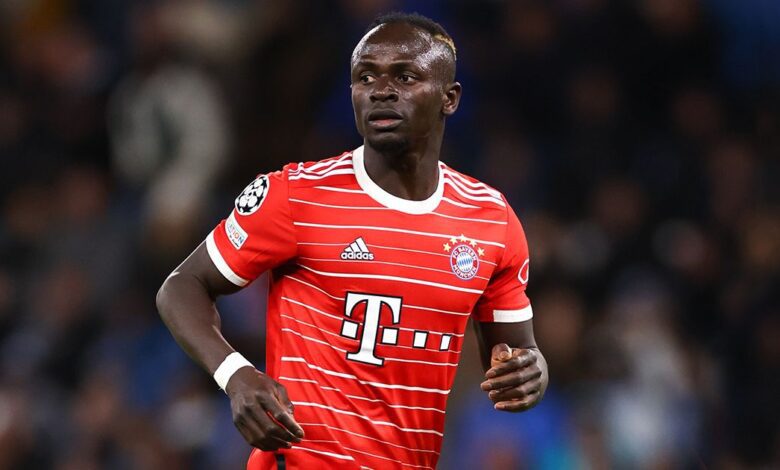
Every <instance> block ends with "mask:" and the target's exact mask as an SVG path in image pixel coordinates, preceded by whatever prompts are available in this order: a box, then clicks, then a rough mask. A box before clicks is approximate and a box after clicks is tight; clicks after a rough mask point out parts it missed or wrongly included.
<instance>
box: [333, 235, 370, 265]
mask: <svg viewBox="0 0 780 470" xmlns="http://www.w3.org/2000/svg"><path fill="white" fill-rule="evenodd" d="M341 259H356V260H366V261H372V260H373V259H374V254H373V253H371V251H370V250H369V249H368V247H367V246H366V242H364V241H363V237H357V238H356V239H355V241H354V242H352V243H350V244H349V246H348V247H346V248H344V251H342V252H341Z"/></svg>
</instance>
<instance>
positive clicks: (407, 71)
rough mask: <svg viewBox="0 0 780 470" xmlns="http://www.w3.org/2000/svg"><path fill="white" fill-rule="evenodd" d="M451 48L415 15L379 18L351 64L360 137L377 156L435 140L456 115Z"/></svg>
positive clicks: (429, 23) (457, 91)
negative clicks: (382, 152) (445, 122)
mask: <svg viewBox="0 0 780 470" xmlns="http://www.w3.org/2000/svg"><path fill="white" fill-rule="evenodd" d="M455 58H456V55H455V45H454V43H453V41H452V39H451V38H450V36H449V35H448V34H447V32H446V31H445V30H444V28H442V27H441V26H440V25H439V24H438V23H436V22H434V21H432V20H430V19H428V18H425V17H423V16H420V15H417V14H403V13H393V14H390V15H385V16H382V17H379V18H378V19H377V20H376V21H374V23H373V24H372V25H371V27H370V29H369V30H368V32H367V33H366V34H365V36H363V38H362V39H361V40H360V42H359V43H358V45H357V47H355V50H354V52H353V53H352V60H351V77H352V78H351V81H352V105H353V107H354V110H355V122H356V124H357V128H358V131H359V132H360V134H361V135H362V136H363V137H364V138H365V139H366V141H367V143H368V144H369V145H370V146H371V147H373V148H374V149H376V150H379V151H391V152H392V151H395V152H401V151H405V150H408V149H410V148H412V147H413V146H415V145H418V144H422V143H424V142H425V140H427V139H430V138H431V137H433V138H434V139H438V140H439V141H440V140H441V138H442V136H443V132H444V118H445V117H446V116H449V115H451V114H452V113H454V112H455V110H456V109H457V107H458V101H459V99H460V93H461V87H460V84H458V83H457V82H455V81H454V80H455Z"/></svg>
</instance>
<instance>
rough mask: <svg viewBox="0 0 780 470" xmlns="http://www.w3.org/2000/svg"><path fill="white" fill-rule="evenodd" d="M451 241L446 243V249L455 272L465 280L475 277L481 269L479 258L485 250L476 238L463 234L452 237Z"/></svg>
mask: <svg viewBox="0 0 780 470" xmlns="http://www.w3.org/2000/svg"><path fill="white" fill-rule="evenodd" d="M450 243H451V244H450ZM450 243H445V244H444V251H446V252H448V253H449V254H450V268H452V272H453V274H455V275H456V276H458V277H459V278H461V279H463V280H464V281H468V280H469V279H473V278H474V277H475V276H476V275H477V271H479V258H480V256H483V255H484V254H485V250H483V249H482V248H480V247H479V246H478V244H477V242H476V241H475V240H470V239H468V238H466V237H465V236H463V235H461V236H460V237H452V238H450Z"/></svg>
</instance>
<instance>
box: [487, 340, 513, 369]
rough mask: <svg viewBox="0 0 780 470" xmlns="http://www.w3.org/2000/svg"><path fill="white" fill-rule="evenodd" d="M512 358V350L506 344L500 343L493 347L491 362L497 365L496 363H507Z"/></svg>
mask: <svg viewBox="0 0 780 470" xmlns="http://www.w3.org/2000/svg"><path fill="white" fill-rule="evenodd" d="M511 357H512V348H510V347H509V345H508V344H506V343H498V344H497V345H495V346H493V350H492V351H491V352H490V362H492V363H493V364H495V363H496V362H501V361H506V360H507V359H509V358H511Z"/></svg>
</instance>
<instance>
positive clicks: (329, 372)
mask: <svg viewBox="0 0 780 470" xmlns="http://www.w3.org/2000/svg"><path fill="white" fill-rule="evenodd" d="M281 361H282V362H300V363H303V364H305V365H306V367H308V368H309V369H312V370H316V371H318V372H322V373H323V374H325V375H332V376H334V377H340V378H342V379H349V380H354V381H356V382H358V383H361V384H363V385H370V386H371V387H376V388H389V389H392V390H406V391H408V392H422V393H437V394H440V395H449V393H450V389H449V388H448V389H446V390H444V389H439V388H427V387H415V386H413V385H399V384H386V383H382V382H372V381H370V380H362V379H359V378H357V376H356V375H352V374H345V373H343V372H336V371H335V370H330V369H325V368H323V367H320V366H318V365H315V364H309V363H308V362H307V361H306V359H304V358H302V357H297V356H282V357H281Z"/></svg>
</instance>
